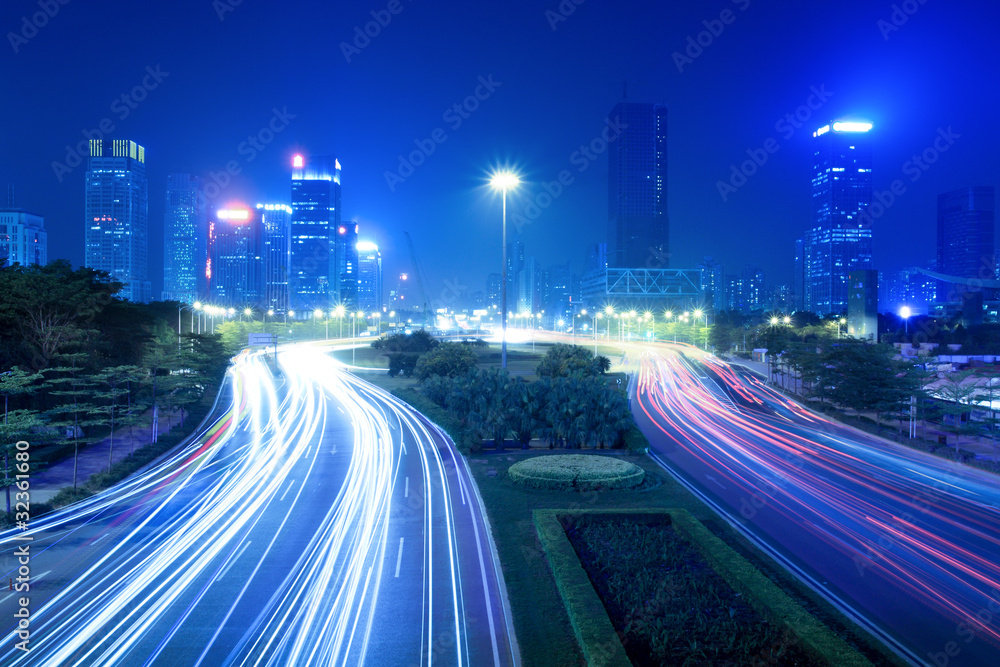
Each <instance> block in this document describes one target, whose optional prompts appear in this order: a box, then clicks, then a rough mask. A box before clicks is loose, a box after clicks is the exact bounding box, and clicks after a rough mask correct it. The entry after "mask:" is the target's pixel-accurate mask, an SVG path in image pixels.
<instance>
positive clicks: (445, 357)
mask: <svg viewBox="0 0 1000 667" xmlns="http://www.w3.org/2000/svg"><path fill="white" fill-rule="evenodd" d="M478 363H479V357H478V356H477V355H476V353H475V352H473V351H472V349H471V348H470V347H469V346H468V345H465V344H464V343H441V344H440V345H438V346H436V347H435V348H434V349H433V350H430V351H429V352H427V353H425V354H422V355H420V358H419V359H418V360H417V363H416V366H415V369H414V374H415V375H416V376H417V379H418V380H421V381H423V380H426V379H427V378H429V377H431V376H433V375H443V376H446V377H458V376H460V375H465V374H466V373H468V372H469V370H470V369H472V368H475V366H476V365H477V364H478Z"/></svg>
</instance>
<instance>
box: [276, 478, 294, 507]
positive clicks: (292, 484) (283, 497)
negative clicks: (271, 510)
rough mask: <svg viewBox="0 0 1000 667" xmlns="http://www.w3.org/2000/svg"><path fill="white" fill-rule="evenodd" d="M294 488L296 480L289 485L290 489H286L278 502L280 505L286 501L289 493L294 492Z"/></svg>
mask: <svg viewBox="0 0 1000 667" xmlns="http://www.w3.org/2000/svg"><path fill="white" fill-rule="evenodd" d="M293 486H295V480H294V479H293V480H292V481H290V482H289V483H288V488H287V489H285V492H284V493H282V494H281V497H280V498H278V502H279V503H280V502H282V501H284V500H285V496H287V495H288V492H289V491H291V490H292V487H293Z"/></svg>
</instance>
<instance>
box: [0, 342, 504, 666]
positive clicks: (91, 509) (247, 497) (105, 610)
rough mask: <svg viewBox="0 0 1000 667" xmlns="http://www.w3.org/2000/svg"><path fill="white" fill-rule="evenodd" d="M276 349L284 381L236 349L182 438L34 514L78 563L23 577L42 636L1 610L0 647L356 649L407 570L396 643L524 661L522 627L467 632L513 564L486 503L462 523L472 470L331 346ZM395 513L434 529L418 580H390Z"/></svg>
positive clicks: (83, 658)
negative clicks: (403, 620) (404, 619)
mask: <svg viewBox="0 0 1000 667" xmlns="http://www.w3.org/2000/svg"><path fill="white" fill-rule="evenodd" d="M279 361H280V365H281V369H282V371H283V381H282V382H280V383H276V381H275V379H274V377H272V374H271V370H270V369H269V367H268V365H267V364H266V363H265V361H264V358H263V357H262V355H261V354H250V353H243V354H241V355H239V356H238V357H237V358H236V359H235V363H234V365H233V366H232V367H231V369H230V371H229V386H230V388H231V394H232V398H231V400H230V402H229V407H228V409H227V410H226V411H225V413H224V414H223V415H221V416H220V417H219V418H218V419H217V420H216V421H214V422H213V423H212V424H211V425H210V426H209V427H207V428H206V429H205V430H204V431H203V432H202V433H200V434H199V435H198V436H197V437H196V438H194V439H193V440H192V441H191V442H190V443H189V444H187V445H186V446H185V447H184V448H182V449H181V450H180V451H177V452H176V453H174V454H173V455H171V456H170V457H168V458H167V459H166V460H164V461H162V462H160V463H158V464H157V465H156V466H154V467H152V468H151V469H150V470H148V471H147V472H145V473H143V474H142V475H138V476H135V477H134V478H131V479H130V480H128V481H126V482H124V483H122V484H119V485H118V486H116V487H114V488H112V489H109V490H108V491H106V492H104V493H101V494H99V495H97V496H94V497H93V498H90V499H88V500H86V501H84V502H81V503H78V504H76V505H73V506H70V507H68V508H65V509H64V510H61V511H59V512H55V513H53V514H51V515H48V516H45V517H42V518H40V519H39V520H37V521H35V522H34V523H33V525H32V528H31V530H30V531H29V532H28V534H29V535H30V536H31V537H33V538H34V540H35V542H34V543H33V544H34V545H35V546H34V547H33V549H34V550H33V551H32V558H33V559H37V562H38V563H42V562H46V563H48V562H50V561H51V562H53V563H55V566H56V567H59V568H62V569H64V570H66V571H67V572H69V573H70V574H69V575H68V576H67V577H66V578H65V582H64V583H61V584H60V585H59V587H58V588H55V589H51V590H48V591H43V590H42V589H39V590H38V591H33V592H32V593H31V595H32V596H33V599H37V600H39V604H33V608H32V615H31V637H32V640H31V649H32V650H31V652H30V653H28V654H25V653H23V652H21V651H18V650H16V649H14V648H13V646H14V644H15V642H16V641H17V635H16V633H15V632H14V631H13V630H12V629H10V627H9V624H8V628H7V630H6V632H5V634H6V636H5V637H4V644H3V645H2V649H0V662H2V663H3V664H9V665H27V664H40V663H43V662H44V663H48V664H88V665H105V664H108V665H110V664H122V663H130V664H140V663H142V664H170V665H174V664H194V665H199V664H228V665H278V664H282V665H285V664H295V665H355V664H362V663H364V662H365V661H366V660H367V659H369V658H372V656H373V655H374V654H373V653H372V651H373V650H375V651H378V650H381V649H380V646H381V643H384V642H385V641H386V640H385V637H383V636H380V633H381V634H383V635H384V633H385V631H386V630H387V628H392V627H393V626H394V625H397V624H398V623H399V620H400V619H397V618H389V617H387V616H385V614H388V613H389V611H388V607H386V610H385V611H383V613H382V614H380V610H383V607H385V605H384V604H383V598H384V597H385V596H387V595H390V596H394V597H395V596H397V595H398V593H397V591H401V590H403V589H401V588H400V586H409V587H408V588H406V590H408V591H409V590H412V591H413V593H412V594H410V596H411V597H410V604H411V608H413V609H415V607H416V606H417V605H420V606H421V607H422V612H421V614H417V615H416V617H420V616H421V615H422V617H423V619H424V620H423V623H422V630H419V631H417V632H413V633H412V641H411V642H410V643H409V644H408V645H407V646H406V647H405V649H404V650H406V651H407V652H408V657H409V658H412V660H413V661H414V662H418V661H419V663H420V664H422V665H427V666H428V667H429V666H431V665H436V664H450V665H467V664H473V658H472V657H471V653H470V648H469V647H470V645H471V644H470V642H472V643H474V644H475V645H476V646H479V645H480V644H482V645H483V646H484V647H486V648H483V649H482V652H483V653H484V654H485V655H490V656H491V657H492V658H493V660H492V661H491V662H492V663H493V664H497V665H500V664H517V658H516V655H515V653H516V649H513V648H512V645H513V638H512V637H510V638H509V640H508V641H507V642H506V643H505V646H503V647H502V648H501V650H499V651H498V648H497V647H498V638H497V637H496V636H494V635H493V633H492V632H491V633H490V634H491V636H489V637H485V636H482V633H481V634H480V635H477V636H476V637H475V638H473V639H474V640H475V641H474V642H473V640H472V639H470V637H469V636H468V634H469V626H468V623H467V622H466V618H465V614H466V613H467V607H468V605H469V604H472V605H474V606H476V608H477V609H481V608H482V606H484V605H485V606H486V607H487V608H488V616H489V623H490V627H491V629H492V628H493V625H494V623H493V614H494V611H493V606H494V605H497V604H499V606H498V609H497V612H496V613H498V614H500V615H502V616H504V617H506V615H507V613H506V609H505V608H504V607H503V604H502V597H503V596H502V585H503V584H502V578H501V576H500V574H499V572H498V571H494V570H492V569H490V571H489V572H488V571H487V568H485V567H484V565H483V559H482V553H483V550H484V543H483V541H485V549H486V550H487V552H490V550H492V543H491V542H490V541H489V539H490V538H489V531H488V530H484V531H482V532H483V535H480V527H479V525H478V523H475V521H474V523H473V525H474V526H475V528H476V531H475V538H474V539H475V544H474V545H472V544H471V541H472V539H473V538H472V536H471V535H470V536H464V535H463V536H461V537H462V539H459V538H460V536H459V535H458V534H457V528H456V518H455V515H454V511H453V504H455V503H457V506H458V507H463V506H464V505H465V503H466V491H465V485H466V484H467V483H469V479H470V478H469V476H468V471H467V470H465V469H464V468H463V469H461V470H460V469H458V468H457V467H456V466H455V465H454V461H446V459H445V458H444V457H443V456H442V450H445V451H450V450H451V447H450V445H448V444H447V441H446V440H445V439H444V438H443V437H442V434H441V433H439V432H437V431H435V430H432V429H430V428H429V427H428V426H427V424H426V423H425V422H424V420H423V419H421V418H419V417H418V416H417V415H415V414H414V413H413V411H412V409H411V408H409V407H408V406H407V405H405V404H404V403H402V402H400V401H398V400H397V399H395V398H393V397H391V396H389V395H388V394H386V393H385V392H382V391H381V390H378V389H376V388H374V387H373V386H371V385H368V384H367V383H365V382H363V381H361V380H359V379H357V378H356V377H354V376H352V375H350V374H348V373H347V372H345V370H344V367H343V366H342V365H341V364H338V363H337V362H335V361H334V360H333V359H331V358H330V357H329V356H328V355H327V354H326V353H325V351H324V349H323V348H322V346H316V345H309V344H300V345H294V346H288V347H286V348H283V349H282V350H281V352H280V353H279ZM334 407H336V410H333V408H334ZM390 424H392V425H391V426H390ZM396 424H398V425H399V427H398V428H396ZM331 434H334V435H331ZM394 434H395V435H394ZM404 437H405V438H406V439H407V440H408V445H409V450H407V449H406V448H404V447H403V444H402V443H403V439H404ZM324 445H326V446H324ZM407 451H409V452H410V455H408V454H407ZM414 453H415V454H417V456H416V457H413V456H412V454H414ZM414 474H419V478H418V479H420V480H421V484H422V485H423V486H422V489H420V493H419V494H417V493H410V491H411V489H410V484H409V477H410V476H411V475H414ZM397 484H398V485H399V486H397ZM401 487H402V488H401ZM394 497H395V501H394V500H393V498H394ZM418 500H419V504H418V505H417V506H416V507H419V510H420V512H419V522H416V523H414V522H413V521H412V519H407V517H408V516H412V515H413V508H414V507H415V506H414V504H413V503H414V502H415V501H418ZM476 507H477V511H478V512H479V513H480V516H479V517H478V521H479V522H481V523H483V526H484V527H485V526H486V524H485V518H484V517H483V516H482V507H481V503H479V504H477V506H476ZM470 512H471V510H470ZM403 519H406V520H405V521H402V520H403ZM474 519H475V517H474ZM400 521H402V523H400ZM112 529H113V530H112ZM401 531H411V532H406V533H405V534H406V536H407V537H409V536H411V535H412V536H413V539H414V540H416V543H417V544H422V545H423V547H422V551H423V554H424V555H423V560H422V561H421V565H420V567H419V568H417V569H418V571H419V573H420V574H419V576H420V582H419V583H418V585H417V587H416V588H412V586H410V585H409V584H408V583H398V582H406V581H408V580H407V579H406V578H402V579H400V578H398V577H399V576H400V568H401V565H405V563H404V560H403V559H404V557H405V553H406V552H412V551H413V550H412V549H410V548H407V549H406V551H405V552H404V548H403V545H404V534H403V532H401ZM91 533H93V535H92V536H91ZM109 535H111V537H109ZM13 536H14V534H13V533H12V532H10V531H8V532H6V533H4V534H2V535H0V554H2V553H9V552H10V551H11V550H12V549H13V548H14V546H15V545H17V544H20V543H18V542H14V541H12V537H13ZM98 542H100V545H99V547H97V545H98ZM390 542H391V543H392V544H393V545H396V544H398V545H399V547H398V553H397V554H391V555H389V554H387V545H388V544H390ZM405 544H406V545H410V544H411V540H409V539H407V540H405ZM77 545H82V546H77ZM392 556H396V557H395V558H392ZM462 559H466V560H468V561H469V562H471V563H476V565H477V567H476V569H475V570H474V571H475V572H481V573H482V577H483V581H482V582H479V581H476V582H475V586H471V587H470V588H471V590H474V591H476V594H477V597H475V598H470V599H466V598H467V594H466V592H465V591H464V590H463V581H462V577H461V576H460V574H459V563H460V562H461V561H462ZM489 564H490V565H492V566H495V565H496V564H495V563H489ZM38 567H40V565H39V566H38ZM405 569H406V571H410V570H411V569H412V568H409V567H407V568H405ZM237 574H238V575H239V576H234V575H237ZM394 574H395V576H394ZM414 583H417V582H414ZM498 591H499V592H498ZM480 594H481V595H483V596H484V597H478V596H479V595H480ZM421 597H423V598H424V599H423V600H422V599H421ZM401 601H402V599H399V600H395V599H394V600H393V602H394V603H395V602H401ZM498 601H501V602H499V603H498ZM3 604H4V603H3V602H0V605H3ZM7 604H8V605H9V604H12V603H10V602H8V603H7ZM390 606H391V605H390ZM0 609H2V607H0ZM479 613H482V615H483V616H486V615H487V612H477V614H479ZM416 622H417V621H416V619H415V620H414V623H416ZM504 627H505V628H506V627H509V623H508V624H507V625H506V626H504ZM390 634H391V633H390ZM442 636H448V637H451V640H449V641H447V642H442ZM375 637H379V641H380V643H379V644H373V638H375ZM408 637H409V635H408ZM504 640H505V638H503V637H501V638H500V640H499V641H504ZM400 641H401V640H400ZM373 647H375V648H373ZM477 650H479V649H478V648H477ZM379 655H380V656H381V657H380V659H376V658H372V659H374V660H375V661H376V662H379V661H380V660H381V661H384V660H385V656H384V655H381V654H379ZM178 656H183V657H178ZM397 657H399V656H397Z"/></svg>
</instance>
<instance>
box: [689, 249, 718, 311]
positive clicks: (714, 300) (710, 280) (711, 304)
mask: <svg viewBox="0 0 1000 667" xmlns="http://www.w3.org/2000/svg"><path fill="white" fill-rule="evenodd" d="M695 268H697V269H699V270H700V271H701V288H702V290H703V291H704V293H705V306H706V307H707V308H714V309H715V310H723V309H724V308H725V307H726V276H725V273H724V272H723V270H722V264H719V263H718V262H716V261H715V260H714V259H713V258H711V257H705V258H704V261H702V263H701V264H699V265H698V266H697V267H695Z"/></svg>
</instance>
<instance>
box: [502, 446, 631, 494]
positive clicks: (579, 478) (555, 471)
mask: <svg viewBox="0 0 1000 667" xmlns="http://www.w3.org/2000/svg"><path fill="white" fill-rule="evenodd" d="M507 474H508V476H509V477H510V479H511V481H512V482H514V483H515V484H520V485H521V486H526V487H528V488H535V489H576V490H579V491H591V490H594V489H629V488H632V487H634V486H638V485H639V484H642V480H643V478H644V477H645V475H646V471H644V470H643V469H642V468H640V467H639V466H637V465H635V464H634V463H629V462H628V461H623V460H622V459H619V458H616V457H612V456H597V455H589V456H588V455H586V454H556V455H552V456H535V457H532V458H530V459H525V460H524V461H519V462H517V463H515V464H514V465H512V466H511V467H510V468H508V469H507Z"/></svg>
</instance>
